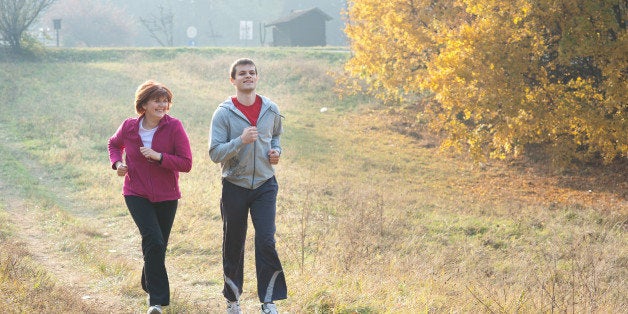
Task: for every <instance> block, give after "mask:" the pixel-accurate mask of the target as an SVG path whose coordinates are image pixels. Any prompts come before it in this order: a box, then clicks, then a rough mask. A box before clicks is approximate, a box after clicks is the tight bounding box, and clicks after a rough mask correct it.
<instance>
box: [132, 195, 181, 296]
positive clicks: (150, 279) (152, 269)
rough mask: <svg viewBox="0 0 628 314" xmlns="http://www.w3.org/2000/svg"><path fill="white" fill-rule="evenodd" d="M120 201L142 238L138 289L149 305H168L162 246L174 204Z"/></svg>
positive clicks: (169, 226) (169, 228)
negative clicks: (142, 263)
mask: <svg viewBox="0 0 628 314" xmlns="http://www.w3.org/2000/svg"><path fill="white" fill-rule="evenodd" d="M124 200H125V201H126V205H127V207H128V208H129V212H130V213H131V216H132V217H133V221H135V224H136V225H137V228H138V229H139V231H140V234H141V235H142V253H143V254H144V267H143V269H142V289H144V291H146V293H148V295H149V296H150V300H149V303H150V305H156V304H157V305H168V304H170V285H169V283H168V273H167V272H166V264H165V261H166V246H167V245H168V237H169V236H170V230H171V229H172V224H173V222H174V216H175V214H176V212H177V205H178V200H172V201H164V202H156V203H153V202H150V201H149V200H147V199H145V198H143V197H138V196H125V197H124Z"/></svg>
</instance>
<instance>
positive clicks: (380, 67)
mask: <svg viewBox="0 0 628 314" xmlns="http://www.w3.org/2000/svg"><path fill="white" fill-rule="evenodd" d="M347 16H348V18H349V23H348V26H347V29H346V32H347V35H348V37H349V38H350V40H351V48H352V51H353V57H352V58H351V59H350V60H349V61H348V62H347V64H346V70H347V71H348V72H349V73H350V74H351V75H352V76H353V77H355V78H359V79H362V80H364V81H365V82H366V83H367V86H368V91H369V92H371V93H373V94H375V95H377V96H379V97H381V98H383V99H393V100H397V101H399V100H401V101H404V100H408V99H409V100H414V99H416V97H417V96H418V95H421V96H422V97H426V96H425V95H429V97H430V102H429V104H428V105H427V106H426V108H425V109H424V110H423V111H422V112H421V113H420V116H421V119H422V120H426V121H429V125H430V127H432V128H433V129H434V130H436V131H439V132H443V133H444V134H445V135H446V139H445V140H444V142H443V145H444V146H453V147H457V148H460V149H469V150H470V151H471V152H472V153H473V154H474V155H475V156H476V157H479V158H482V157H486V156H490V157H493V158H506V157H509V156H517V155H519V154H521V153H522V152H523V151H524V150H525V149H526V148H529V147H530V146H532V145H535V146H541V147H544V148H547V149H548V152H550V153H551V154H550V155H551V156H553V158H554V161H556V162H560V163H565V162H570V161H572V160H574V159H580V160H591V159H595V158H600V157H601V158H602V159H603V160H604V161H605V162H611V161H613V160H615V159H616V158H626V157H628V156H627V154H628V121H627V120H626V119H627V117H626V115H627V114H628V105H627V103H628V94H626V92H625V91H626V90H628V85H627V79H626V78H627V77H626V76H627V75H628V55H627V54H626V53H625V52H626V51H628V37H627V35H626V33H627V32H626V1H625V0H600V1H587V0H558V1H549V0H542V1H533V0H513V1H508V2H505V1H496V0H474V1H471V0H444V1H432V0H393V1H388V2H386V3H380V1H375V0H364V1H353V2H352V3H351V5H350V7H349V9H348V12H347Z"/></svg>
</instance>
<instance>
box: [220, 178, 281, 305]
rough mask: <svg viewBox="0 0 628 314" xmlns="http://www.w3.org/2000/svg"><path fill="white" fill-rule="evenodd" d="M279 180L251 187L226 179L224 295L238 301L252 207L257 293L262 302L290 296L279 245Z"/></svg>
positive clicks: (221, 204) (223, 206)
mask: <svg viewBox="0 0 628 314" xmlns="http://www.w3.org/2000/svg"><path fill="white" fill-rule="evenodd" d="M277 190H278V185H277V180H276V179H275V177H272V178H270V179H268V180H267V181H266V182H265V183H264V184H262V185H261V186H260V187H258V188H257V189H253V190H251V189H247V188H243V187H240V186H237V185H235V184H232V183H230V182H229V181H227V180H224V179H223V180H222V199H221V201H220V211H221V214H222V221H223V242H222V262H223V271H224V276H225V278H224V280H225V285H224V289H223V295H224V296H225V298H227V299H228V300H229V301H238V300H239V299H240V295H241V294H242V284H243V280H244V279H243V272H244V246H245V245H244V242H245V240H246V231H247V221H248V215H249V210H250V213H251V220H252V222H253V227H254V228H255V269H256V271H257V294H258V296H259V300H260V301H261V302H272V301H275V300H283V299H285V298H287V294H288V292H287V288H286V279H285V277H284V274H283V269H282V267H281V262H280V261H279V256H278V255H277V250H276V249H275V230H276V228H275V213H276V205H277Z"/></svg>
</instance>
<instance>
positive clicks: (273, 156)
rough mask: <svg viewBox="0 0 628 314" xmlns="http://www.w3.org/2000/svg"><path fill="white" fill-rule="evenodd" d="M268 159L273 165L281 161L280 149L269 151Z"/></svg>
mask: <svg viewBox="0 0 628 314" xmlns="http://www.w3.org/2000/svg"><path fill="white" fill-rule="evenodd" d="M268 160H269V161H270V164H271V165H276V164H278V163H279V151H277V150H276V149H271V150H270V151H268Z"/></svg>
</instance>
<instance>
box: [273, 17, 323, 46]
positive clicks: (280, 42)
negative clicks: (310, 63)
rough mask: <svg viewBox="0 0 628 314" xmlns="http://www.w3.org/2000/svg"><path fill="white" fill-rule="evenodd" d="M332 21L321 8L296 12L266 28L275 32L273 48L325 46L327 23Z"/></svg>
mask: <svg viewBox="0 0 628 314" xmlns="http://www.w3.org/2000/svg"><path fill="white" fill-rule="evenodd" d="M331 19H332V17H331V16H329V15H327V14H326V13H325V12H323V11H321V10H320V9H319V8H312V9H308V10H295V11H292V13H290V15H288V16H285V17H283V18H280V19H278V20H275V21H272V22H270V23H268V24H266V27H272V30H273V42H272V43H271V45H272V46H300V47H305V46H325V45H327V39H326V37H325V22H327V21H330V20H331Z"/></svg>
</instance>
